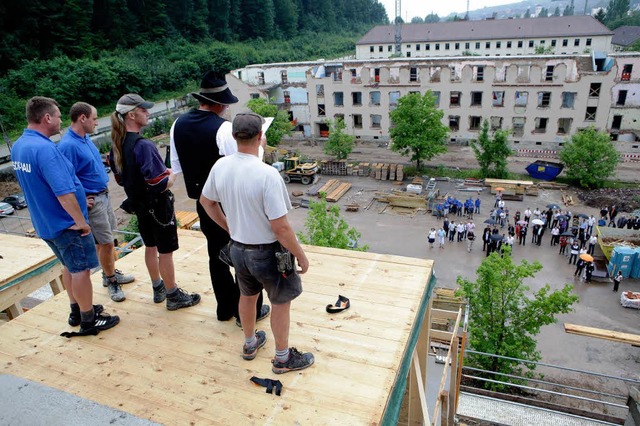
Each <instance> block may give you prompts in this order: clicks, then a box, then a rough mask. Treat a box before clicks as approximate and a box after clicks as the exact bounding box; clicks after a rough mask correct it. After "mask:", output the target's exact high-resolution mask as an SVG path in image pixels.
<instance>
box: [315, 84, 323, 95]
mask: <svg viewBox="0 0 640 426" xmlns="http://www.w3.org/2000/svg"><path fill="white" fill-rule="evenodd" d="M316 95H317V96H318V97H319V98H324V84H316Z"/></svg>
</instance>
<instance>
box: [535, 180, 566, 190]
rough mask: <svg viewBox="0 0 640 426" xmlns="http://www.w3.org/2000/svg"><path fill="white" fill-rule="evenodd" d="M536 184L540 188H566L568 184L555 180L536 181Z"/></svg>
mask: <svg viewBox="0 0 640 426" xmlns="http://www.w3.org/2000/svg"><path fill="white" fill-rule="evenodd" d="M536 186H537V187H538V188H540V189H566V188H567V187H568V186H569V185H567V184H566V183H557V182H538V183H537V185H536Z"/></svg>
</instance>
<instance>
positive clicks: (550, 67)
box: [544, 65, 555, 81]
mask: <svg viewBox="0 0 640 426" xmlns="http://www.w3.org/2000/svg"><path fill="white" fill-rule="evenodd" d="M554 69H555V67H554V66H553V65H547V72H546V73H545V75H544V81H553V70H554Z"/></svg>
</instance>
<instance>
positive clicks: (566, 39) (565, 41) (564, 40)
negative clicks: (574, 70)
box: [562, 38, 569, 47]
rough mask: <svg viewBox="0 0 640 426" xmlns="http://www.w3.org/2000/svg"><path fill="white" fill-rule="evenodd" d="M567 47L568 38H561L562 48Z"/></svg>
mask: <svg viewBox="0 0 640 426" xmlns="http://www.w3.org/2000/svg"><path fill="white" fill-rule="evenodd" d="M568 45H569V39H568V38H563V39H562V47H567V46H568Z"/></svg>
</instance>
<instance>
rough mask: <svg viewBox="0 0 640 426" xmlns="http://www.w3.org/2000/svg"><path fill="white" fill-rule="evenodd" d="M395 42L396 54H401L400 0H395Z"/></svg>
mask: <svg viewBox="0 0 640 426" xmlns="http://www.w3.org/2000/svg"><path fill="white" fill-rule="evenodd" d="M395 21H396V23H395V30H396V31H395V42H396V51H395V53H396V55H402V7H401V0H396V17H395Z"/></svg>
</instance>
